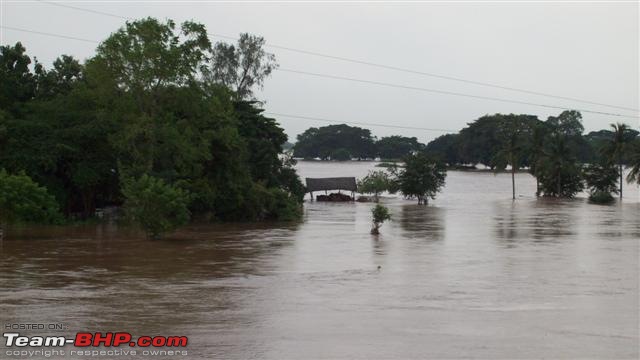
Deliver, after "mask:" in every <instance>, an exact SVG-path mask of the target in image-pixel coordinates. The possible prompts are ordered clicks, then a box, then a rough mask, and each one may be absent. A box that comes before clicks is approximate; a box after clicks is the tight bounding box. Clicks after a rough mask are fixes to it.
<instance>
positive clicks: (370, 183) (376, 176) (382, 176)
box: [358, 171, 392, 202]
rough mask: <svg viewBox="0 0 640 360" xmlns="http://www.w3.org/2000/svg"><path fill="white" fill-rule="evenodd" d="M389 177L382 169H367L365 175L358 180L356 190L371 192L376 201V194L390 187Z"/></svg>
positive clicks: (365, 192)
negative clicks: (367, 171)
mask: <svg viewBox="0 0 640 360" xmlns="http://www.w3.org/2000/svg"><path fill="white" fill-rule="evenodd" d="M391 181H392V180H391V179H390V178H389V175H387V173H385V172H384V171H369V173H368V174H367V176H365V177H364V178H362V179H360V180H358V192H360V193H363V194H373V199H374V201H375V202H378V194H380V193H382V192H385V191H389V190H390V189H391Z"/></svg>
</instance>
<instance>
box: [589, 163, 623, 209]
mask: <svg viewBox="0 0 640 360" xmlns="http://www.w3.org/2000/svg"><path fill="white" fill-rule="evenodd" d="M584 179H585V182H586V183H587V187H588V188H589V194H590V196H589V200H590V201H591V202H593V203H598V204H606V203H610V202H611V201H613V196H611V193H615V194H617V193H618V191H619V190H618V187H617V186H616V184H617V182H618V170H617V169H616V167H615V165H613V164H609V163H601V164H590V165H588V166H587V167H586V168H585V169H584Z"/></svg>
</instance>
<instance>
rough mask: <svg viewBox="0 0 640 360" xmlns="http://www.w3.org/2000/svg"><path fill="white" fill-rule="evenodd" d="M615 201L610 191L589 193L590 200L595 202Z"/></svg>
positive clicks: (608, 202) (607, 202) (606, 202)
mask: <svg viewBox="0 0 640 360" xmlns="http://www.w3.org/2000/svg"><path fill="white" fill-rule="evenodd" d="M613 201H614V199H613V196H612V195H611V193H610V192H606V191H595V192H592V193H591V194H590V195H589V202H592V203H594V204H610V203H612V202H613Z"/></svg>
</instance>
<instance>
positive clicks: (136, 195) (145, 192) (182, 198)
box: [122, 174, 190, 239]
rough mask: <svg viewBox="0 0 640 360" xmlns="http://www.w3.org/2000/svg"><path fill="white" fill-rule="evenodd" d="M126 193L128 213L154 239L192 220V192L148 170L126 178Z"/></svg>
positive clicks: (124, 188) (123, 190) (126, 209)
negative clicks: (140, 174) (138, 175)
mask: <svg viewBox="0 0 640 360" xmlns="http://www.w3.org/2000/svg"><path fill="white" fill-rule="evenodd" d="M122 193H123V195H124V197H125V203H124V207H125V211H126V212H127V214H128V215H129V216H130V217H131V218H132V219H133V220H134V221H136V222H137V223H139V224H140V226H142V228H143V229H144V230H145V231H146V232H147V235H148V236H149V237H151V238H153V239H157V238H159V237H160V236H162V234H164V233H166V232H169V231H173V230H175V229H177V228H178V227H179V226H182V225H184V224H186V223H187V222H188V221H189V218H190V213H189V210H188V204H189V194H188V193H187V192H185V191H183V190H182V189H179V188H177V187H174V186H171V185H169V184H166V183H165V182H164V181H163V180H162V179H158V178H155V177H153V176H149V175H146V174H145V175H143V176H141V177H140V178H139V179H135V180H128V181H125V186H124V187H123V188H122Z"/></svg>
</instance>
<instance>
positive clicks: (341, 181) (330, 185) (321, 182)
mask: <svg viewBox="0 0 640 360" xmlns="http://www.w3.org/2000/svg"><path fill="white" fill-rule="evenodd" d="M305 181H306V182H307V191H309V192H311V191H319V190H349V191H356V190H357V186H356V178H355V177H332V178H306V179H305Z"/></svg>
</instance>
